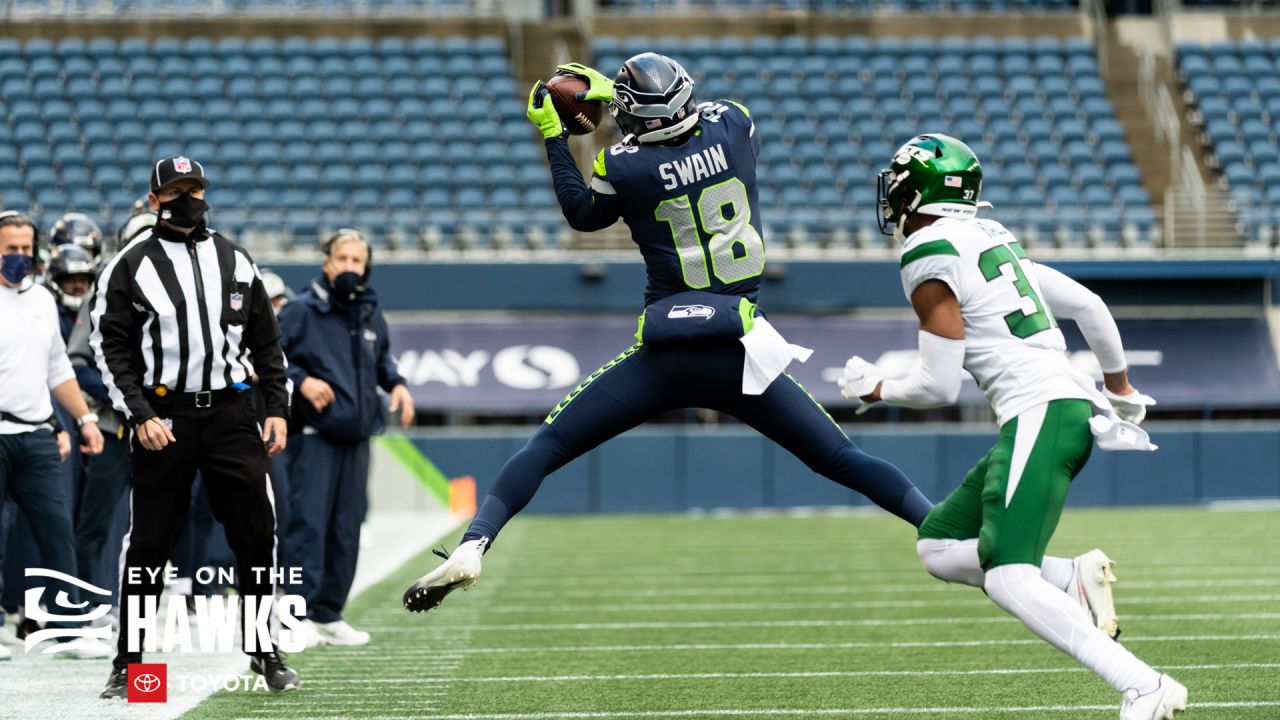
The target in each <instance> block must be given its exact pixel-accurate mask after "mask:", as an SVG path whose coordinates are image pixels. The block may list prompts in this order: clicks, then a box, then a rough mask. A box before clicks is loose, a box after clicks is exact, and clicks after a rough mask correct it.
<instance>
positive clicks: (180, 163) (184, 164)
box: [173, 157, 191, 173]
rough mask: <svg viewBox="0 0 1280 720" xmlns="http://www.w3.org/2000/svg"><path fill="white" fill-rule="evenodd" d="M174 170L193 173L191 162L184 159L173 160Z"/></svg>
mask: <svg viewBox="0 0 1280 720" xmlns="http://www.w3.org/2000/svg"><path fill="white" fill-rule="evenodd" d="M173 169H174V170H176V171H178V172H180V173H188V172H191V161H190V160H188V159H187V158H184V157H176V158H174V159H173Z"/></svg>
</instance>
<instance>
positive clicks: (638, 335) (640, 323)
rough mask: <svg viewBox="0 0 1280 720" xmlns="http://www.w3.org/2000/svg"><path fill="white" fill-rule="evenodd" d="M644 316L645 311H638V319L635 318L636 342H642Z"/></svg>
mask: <svg viewBox="0 0 1280 720" xmlns="http://www.w3.org/2000/svg"><path fill="white" fill-rule="evenodd" d="M644 314H645V310H641V311H640V317H638V318H636V342H638V343H643V342H644Z"/></svg>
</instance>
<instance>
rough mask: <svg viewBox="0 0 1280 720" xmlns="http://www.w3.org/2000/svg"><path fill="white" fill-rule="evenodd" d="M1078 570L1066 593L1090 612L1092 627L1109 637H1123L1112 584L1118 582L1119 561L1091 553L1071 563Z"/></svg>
mask: <svg viewBox="0 0 1280 720" xmlns="http://www.w3.org/2000/svg"><path fill="white" fill-rule="evenodd" d="M1072 564H1073V565H1074V566H1075V571H1074V572H1073V573H1072V574H1071V585H1070V586H1068V589H1067V592H1068V593H1069V594H1070V595H1071V596H1072V597H1074V598H1075V599H1076V601H1077V602H1079V603H1080V606H1081V607H1083V608H1084V609H1085V610H1087V611H1088V612H1089V615H1090V617H1092V618H1093V624H1094V625H1097V626H1098V629H1099V630H1101V631H1102V632H1104V633H1106V634H1107V636H1108V637H1111V638H1113V639H1114V638H1117V637H1119V636H1120V618H1119V617H1118V616H1117V615H1116V602H1115V598H1113V597H1112V595H1111V585H1112V583H1114V582H1115V581H1116V574H1115V568H1116V561H1115V560H1112V559H1111V558H1109V557H1107V555H1106V553H1104V552H1102V551H1101V550H1090V551H1089V552H1087V553H1085V554H1083V555H1081V556H1080V557H1077V558H1075V559H1074V560H1072Z"/></svg>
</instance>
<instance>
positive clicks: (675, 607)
mask: <svg viewBox="0 0 1280 720" xmlns="http://www.w3.org/2000/svg"><path fill="white" fill-rule="evenodd" d="M971 594H972V595H973V596H974V597H972V598H963V599H956V598H952V599H947V600H853V601H847V602H793V603H776V602H774V603H755V602H718V603H717V602H712V603H618V604H614V605H590V604H584V605H568V604H566V605H545V604H543V605H495V606H492V607H489V608H488V609H486V610H485V612H486V613H496V614H519V613H529V614H537V613H574V614H583V613H603V612H627V613H634V612H698V611H706V610H714V611H717V612H723V611H743V612H748V611H755V610H769V611H774V610H856V609H868V608H908V609H909V608H928V607H955V606H957V605H960V606H970V607H989V606H990V605H991V601H990V600H988V599H986V598H985V597H983V596H982V595H981V594H980V593H977V592H974V593H971ZM521 597H522V599H523V596H521ZM1277 601H1280V595H1276V594H1263V595H1183V596H1169V595H1150V596H1132V597H1130V596H1125V597H1124V598H1122V600H1121V602H1122V603H1123V604H1125V605H1163V604H1166V603H1205V604H1212V603H1249V602H1258V603H1269V602H1277ZM1122 618H1123V616H1122Z"/></svg>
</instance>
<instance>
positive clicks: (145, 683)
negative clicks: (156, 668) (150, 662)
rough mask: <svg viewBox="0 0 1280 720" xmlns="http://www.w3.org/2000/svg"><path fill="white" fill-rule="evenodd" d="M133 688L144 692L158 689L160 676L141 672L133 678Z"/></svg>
mask: <svg viewBox="0 0 1280 720" xmlns="http://www.w3.org/2000/svg"><path fill="white" fill-rule="evenodd" d="M133 689H134V690H137V691H138V692H144V693H151V692H155V691H156V690H159V689H160V678H158V677H156V676H155V675H153V674H151V673H143V674H142V675H139V676H138V677H136V678H134V679H133Z"/></svg>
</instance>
